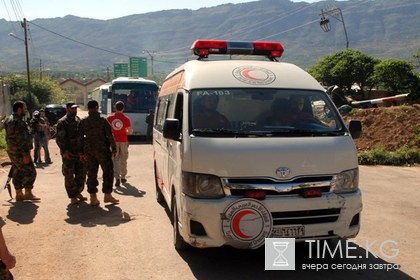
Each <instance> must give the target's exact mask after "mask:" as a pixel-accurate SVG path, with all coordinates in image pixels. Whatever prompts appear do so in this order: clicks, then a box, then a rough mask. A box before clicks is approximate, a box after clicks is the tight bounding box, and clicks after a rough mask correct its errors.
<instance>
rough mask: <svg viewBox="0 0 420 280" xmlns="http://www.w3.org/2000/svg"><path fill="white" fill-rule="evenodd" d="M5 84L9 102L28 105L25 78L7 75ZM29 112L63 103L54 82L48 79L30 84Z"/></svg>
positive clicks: (57, 86) (56, 84)
mask: <svg viewBox="0 0 420 280" xmlns="http://www.w3.org/2000/svg"><path fill="white" fill-rule="evenodd" d="M4 80H5V83H6V84H8V85H9V86H10V101H11V103H13V102H14V101H17V100H23V101H25V102H26V103H27V104H29V95H28V82H27V80H26V77H23V76H20V75H14V74H9V75H7V76H6V77H5V79H4ZM30 97H31V100H30V104H32V106H31V111H34V110H36V109H40V108H41V107H43V106H45V105H46V104H49V103H64V102H65V101H66V99H65V95H64V92H63V91H62V90H61V88H60V87H59V85H58V83H57V82H56V81H52V80H50V79H48V78H46V79H43V80H32V83H31V95H30Z"/></svg>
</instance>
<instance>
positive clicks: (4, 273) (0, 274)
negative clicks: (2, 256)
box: [0, 260, 14, 280]
mask: <svg viewBox="0 0 420 280" xmlns="http://www.w3.org/2000/svg"><path fill="white" fill-rule="evenodd" d="M13 279H14V278H13V275H12V273H11V272H10V271H9V270H6V266H5V265H4V263H3V262H2V261H1V260H0V280H13Z"/></svg>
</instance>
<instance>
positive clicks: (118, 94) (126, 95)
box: [112, 82, 158, 113]
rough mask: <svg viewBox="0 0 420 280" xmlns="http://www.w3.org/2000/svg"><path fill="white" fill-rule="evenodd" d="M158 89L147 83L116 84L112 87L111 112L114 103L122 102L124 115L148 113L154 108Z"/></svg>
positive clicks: (113, 108)
mask: <svg viewBox="0 0 420 280" xmlns="http://www.w3.org/2000/svg"><path fill="white" fill-rule="evenodd" d="M157 92H158V87H157V85H155V84H147V83H133V82H128V83H116V84H113V85H112V111H113V112H115V106H114V105H115V103H116V102H117V101H123V102H124V104H125V109H124V112H125V113H149V112H150V111H153V110H154V109H155V106H156V96H157Z"/></svg>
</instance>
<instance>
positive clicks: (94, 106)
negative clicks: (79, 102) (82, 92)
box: [87, 100, 99, 109]
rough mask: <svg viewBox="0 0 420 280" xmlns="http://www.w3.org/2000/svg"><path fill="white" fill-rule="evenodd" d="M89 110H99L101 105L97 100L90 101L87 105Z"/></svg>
mask: <svg viewBox="0 0 420 280" xmlns="http://www.w3.org/2000/svg"><path fill="white" fill-rule="evenodd" d="M87 107H88V109H97V108H99V104H98V102H97V101H96V100H90V101H89V102H88V104H87Z"/></svg>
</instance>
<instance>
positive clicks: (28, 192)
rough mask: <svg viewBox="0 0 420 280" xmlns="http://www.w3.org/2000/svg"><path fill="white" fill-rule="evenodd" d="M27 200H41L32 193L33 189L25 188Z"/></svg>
mask: <svg viewBox="0 0 420 280" xmlns="http://www.w3.org/2000/svg"><path fill="white" fill-rule="evenodd" d="M24 199H25V200H41V199H40V198H39V197H36V196H35V195H34V194H33V193H32V189H29V188H26V189H25V196H24Z"/></svg>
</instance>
